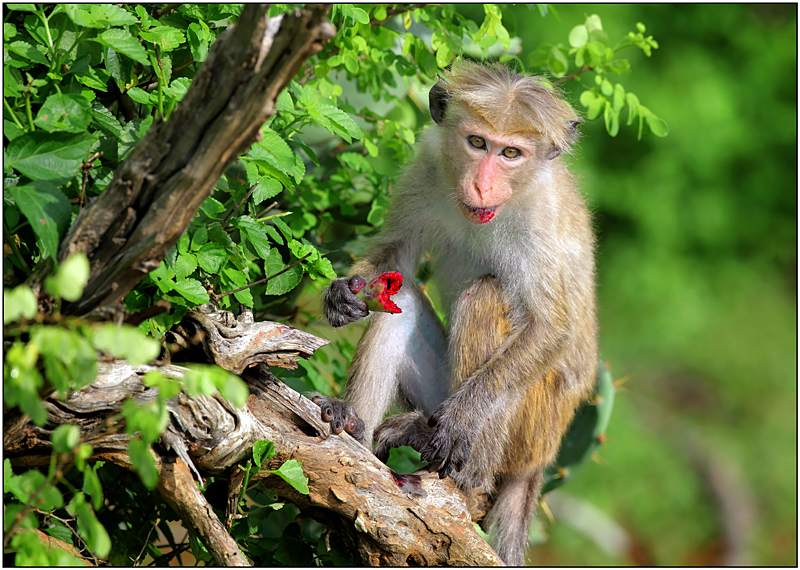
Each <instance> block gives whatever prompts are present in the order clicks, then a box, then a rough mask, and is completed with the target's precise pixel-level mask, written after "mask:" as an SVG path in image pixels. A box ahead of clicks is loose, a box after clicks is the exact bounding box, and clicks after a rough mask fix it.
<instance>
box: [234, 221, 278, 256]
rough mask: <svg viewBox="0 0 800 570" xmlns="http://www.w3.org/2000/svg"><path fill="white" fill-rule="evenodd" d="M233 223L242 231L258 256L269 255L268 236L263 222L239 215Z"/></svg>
mask: <svg viewBox="0 0 800 570" xmlns="http://www.w3.org/2000/svg"><path fill="white" fill-rule="evenodd" d="M234 225H235V226H236V227H237V228H239V229H240V230H241V231H242V232H243V233H244V235H245V236H246V237H247V239H248V240H249V241H250V244H251V245H252V246H253V249H255V250H256V253H257V254H258V256H259V257H260V258H262V259H267V258H268V257H269V252H270V245H269V238H268V237H267V229H266V227H265V226H264V224H262V223H261V222H257V221H256V220H254V219H253V218H251V217H250V216H240V217H239V218H238V219H237V220H236V221H235V222H234Z"/></svg>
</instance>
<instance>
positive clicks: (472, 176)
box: [451, 123, 536, 224]
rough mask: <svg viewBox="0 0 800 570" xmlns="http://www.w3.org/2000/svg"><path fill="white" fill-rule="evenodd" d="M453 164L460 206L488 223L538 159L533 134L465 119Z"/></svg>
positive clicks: (476, 220) (476, 221)
mask: <svg viewBox="0 0 800 570" xmlns="http://www.w3.org/2000/svg"><path fill="white" fill-rule="evenodd" d="M455 134H456V136H455V138H456V148H455V149H452V151H451V156H452V167H453V174H454V175H455V176H454V177H455V179H456V181H457V182H456V184H457V188H458V191H457V193H456V196H457V200H458V207H459V209H460V210H461V213H462V214H463V215H464V217H465V218H466V219H467V220H469V221H470V222H471V223H473V224H487V223H489V222H491V221H492V219H494V217H495V216H496V215H497V214H499V213H500V212H501V211H502V209H503V207H504V206H505V205H506V203H507V202H508V201H509V199H510V198H511V197H512V196H513V195H514V193H515V191H516V189H517V188H524V187H525V186H526V184H527V181H528V180H529V179H530V177H531V176H530V173H531V171H532V170H533V169H532V166H533V164H534V162H535V160H536V156H535V153H534V150H535V149H534V145H533V143H532V142H531V140H530V138H528V137H524V136H515V135H508V134H503V133H498V132H494V131H493V130H492V129H489V128H487V127H486V126H482V125H480V124H474V123H466V124H464V125H462V126H461V127H460V128H458V129H457V130H456V133H455Z"/></svg>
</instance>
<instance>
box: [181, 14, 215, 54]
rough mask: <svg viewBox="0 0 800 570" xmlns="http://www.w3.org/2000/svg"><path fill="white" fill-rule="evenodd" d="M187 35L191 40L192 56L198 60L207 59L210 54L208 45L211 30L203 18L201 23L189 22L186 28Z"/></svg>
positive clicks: (210, 38)
mask: <svg viewBox="0 0 800 570" xmlns="http://www.w3.org/2000/svg"><path fill="white" fill-rule="evenodd" d="M186 37H187V39H188V40H189V49H190V50H191V51H192V57H193V58H194V60H195V61H196V62H203V61H205V59H206V57H207V56H208V46H209V43H210V42H211V40H212V39H213V38H212V36H211V32H210V31H209V30H208V26H207V24H206V23H205V22H203V21H202V20H201V21H200V23H199V24H198V23H192V24H189V28H188V29H187V30H186Z"/></svg>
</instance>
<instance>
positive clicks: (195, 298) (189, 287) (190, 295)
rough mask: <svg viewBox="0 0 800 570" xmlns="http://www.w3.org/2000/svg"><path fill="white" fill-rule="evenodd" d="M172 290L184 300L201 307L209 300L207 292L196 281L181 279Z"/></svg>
mask: <svg viewBox="0 0 800 570" xmlns="http://www.w3.org/2000/svg"><path fill="white" fill-rule="evenodd" d="M173 290H175V291H177V292H178V293H179V294H180V295H181V296H183V297H184V298H185V299H186V300H188V301H190V302H191V303H194V304H195V305H202V304H203V303H208V302H209V301H210V300H211V299H210V298H209V297H208V291H206V289H205V287H203V284H202V283H200V282H199V281H198V280H197V279H183V280H181V281H178V282H176V283H175V285H174V286H173Z"/></svg>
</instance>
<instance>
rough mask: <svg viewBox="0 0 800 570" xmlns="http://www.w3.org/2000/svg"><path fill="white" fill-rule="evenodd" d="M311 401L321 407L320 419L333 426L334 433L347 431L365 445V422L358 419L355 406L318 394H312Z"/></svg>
mask: <svg viewBox="0 0 800 570" xmlns="http://www.w3.org/2000/svg"><path fill="white" fill-rule="evenodd" d="M311 401H312V402H314V403H315V404H317V405H318V406H319V407H320V410H321V411H320V417H321V418H322V421H323V422H326V423H329V424H331V431H332V432H333V433H335V434H340V433H342V431H346V432H347V433H349V434H350V435H351V436H353V438H355V439H356V440H358V442H359V443H361V444H362V445H363V444H364V422H363V421H361V418H359V417H358V415H357V414H356V411H355V410H354V409H353V406H351V405H350V404H348V403H347V402H343V401H342V400H337V399H336V398H330V397H328V396H323V395H322V394H320V393H318V392H315V393H314V394H312V397H311Z"/></svg>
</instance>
